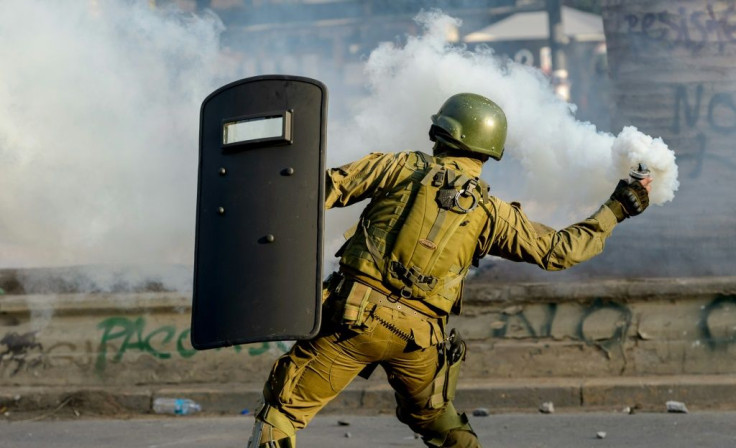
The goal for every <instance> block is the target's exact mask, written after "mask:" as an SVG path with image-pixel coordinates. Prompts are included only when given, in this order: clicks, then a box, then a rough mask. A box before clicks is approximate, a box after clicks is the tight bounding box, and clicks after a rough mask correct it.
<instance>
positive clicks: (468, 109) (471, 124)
mask: <svg viewBox="0 0 736 448" xmlns="http://www.w3.org/2000/svg"><path fill="white" fill-rule="evenodd" d="M506 127H507V125H506V115H505V114H504V113H503V110H502V109H501V108H500V107H498V105H497V104H496V103H494V102H493V101H491V100H489V99H488V98H486V97H484V96H480V95H476V94H474V93H458V94H457V95H453V96H451V97H450V98H448V99H447V101H445V104H443V105H442V107H441V108H440V110H439V112H437V113H436V114H435V115H432V127H431V129H430V131H429V138H430V140H432V141H433V142H441V143H443V144H445V145H446V146H448V147H450V148H452V149H457V150H461V151H470V152H474V153H479V154H484V155H487V156H490V157H493V158H494V159H496V160H501V156H502V155H503V148H504V143H505V142H506Z"/></svg>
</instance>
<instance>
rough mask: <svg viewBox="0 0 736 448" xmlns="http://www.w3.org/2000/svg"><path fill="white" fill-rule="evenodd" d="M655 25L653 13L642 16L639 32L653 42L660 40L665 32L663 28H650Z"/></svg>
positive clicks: (655, 19) (655, 20) (655, 17)
mask: <svg viewBox="0 0 736 448" xmlns="http://www.w3.org/2000/svg"><path fill="white" fill-rule="evenodd" d="M656 23H657V16H656V14H654V13H648V14H644V17H643V18H642V20H641V32H642V34H644V35H645V36H646V37H648V38H650V39H654V40H662V39H664V37H665V36H666V35H667V30H666V29H663V28H655V29H652V27H653V26H654V25H655V24H656Z"/></svg>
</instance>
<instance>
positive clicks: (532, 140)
mask: <svg viewBox="0 0 736 448" xmlns="http://www.w3.org/2000/svg"><path fill="white" fill-rule="evenodd" d="M417 20H418V22H419V23H420V24H422V25H424V28H425V31H424V33H423V34H422V35H420V36H417V37H410V38H408V40H407V43H406V44H405V45H404V46H403V47H399V46H396V45H394V44H391V43H386V44H383V45H381V46H380V47H379V48H377V49H376V50H374V51H373V52H372V53H371V55H370V57H369V58H368V60H367V63H366V74H367V77H368V80H369V86H370V90H371V94H370V96H369V97H368V98H367V99H366V100H365V101H363V102H362V103H361V104H360V105H359V106H358V108H357V111H356V116H355V119H354V121H353V122H352V123H351V124H350V125H347V126H345V127H346V129H349V130H350V133H349V136H346V137H344V139H345V141H346V142H348V143H342V142H341V141H342V139H343V138H342V137H340V136H338V137H337V140H338V141H340V142H341V143H339V144H338V145H337V146H338V147H339V148H343V147H345V146H352V147H355V146H357V145H356V144H357V143H358V142H359V143H360V145H359V146H360V147H361V149H362V151H364V152H365V151H368V150H371V151H398V150H405V149H414V150H424V151H425V152H429V150H430V148H431V143H430V142H429V141H428V138H427V131H428V129H429V126H430V124H431V123H430V116H431V115H432V114H433V113H436V111H437V110H438V109H439V107H440V105H441V104H442V103H443V102H444V101H445V100H446V99H447V98H448V97H449V96H451V95H453V94H456V93H460V92H473V93H478V94H481V95H483V96H486V97H488V98H490V99H492V100H493V101H495V102H496V103H498V104H499V105H500V106H501V107H502V108H503V110H504V111H505V113H506V115H507V118H508V126H509V127H508V139H507V145H506V153H505V156H504V159H503V160H502V161H501V162H500V163H495V162H493V161H491V162H489V163H488V164H486V171H485V172H484V177H486V179H487V180H488V181H489V183H490V185H491V188H492V191H494V192H495V194H497V195H499V196H501V197H502V198H504V199H507V200H520V201H522V202H523V203H524V204H525V209H526V210H527V212H528V213H529V214H530V216H531V217H532V218H533V219H539V220H546V221H547V222H548V223H550V224H552V225H558V226H559V225H565V224H569V223H570V220H571V219H574V220H578V219H581V218H583V217H584V215H585V214H587V213H589V212H590V211H592V209H594V208H595V207H596V206H598V205H600V204H601V203H602V202H604V201H605V200H606V199H607V198H608V196H609V195H610V194H611V192H612V191H613V188H614V187H615V185H616V183H617V181H618V179H619V178H626V177H628V172H629V169H630V167H632V166H636V164H637V163H638V162H645V163H647V164H648V165H649V166H650V167H651V168H652V171H653V174H654V182H653V191H652V194H651V201H652V203H655V204H662V203H664V202H666V201H669V200H671V199H672V198H673V197H674V191H675V190H676V189H677V186H678V184H677V166H676V165H675V162H674V154H673V153H672V151H670V150H669V149H668V148H667V146H666V145H665V144H664V143H663V142H662V141H661V140H659V139H657V140H653V139H651V137H648V136H645V135H643V134H641V133H638V132H636V131H635V130H634V129H626V130H624V131H623V132H622V133H621V134H620V135H619V136H618V137H614V136H613V135H611V134H608V133H603V132H598V131H597V130H596V127H595V126H594V125H593V124H590V123H582V122H579V121H577V120H576V119H575V117H574V109H575V108H574V106H572V105H570V104H568V103H565V102H564V101H562V100H559V99H558V98H557V97H556V96H555V95H554V92H553V90H552V88H551V86H550V84H549V81H548V80H547V78H545V77H544V75H543V74H542V73H541V72H540V71H538V70H536V69H534V68H531V67H528V66H525V65H521V64H517V63H514V62H512V61H508V60H504V59H501V58H499V57H496V56H495V55H494V54H493V52H492V50H490V49H482V50H478V51H472V52H471V51H468V50H467V49H464V48H458V47H457V46H455V45H451V44H449V43H448V42H447V41H446V39H445V36H446V32H447V30H448V28H450V27H452V26H459V25H460V23H459V21H458V20H456V19H453V18H451V17H448V16H447V15H444V14H442V13H440V12H436V11H435V12H428V13H422V14H420V15H419V16H418V19H417ZM614 143H615V144H614ZM346 155H347V154H346ZM509 159H514V160H509Z"/></svg>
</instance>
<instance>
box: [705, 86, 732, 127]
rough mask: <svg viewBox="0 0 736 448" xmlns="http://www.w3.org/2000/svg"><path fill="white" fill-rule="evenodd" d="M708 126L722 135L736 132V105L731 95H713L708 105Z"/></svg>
mask: <svg viewBox="0 0 736 448" xmlns="http://www.w3.org/2000/svg"><path fill="white" fill-rule="evenodd" d="M708 124H709V125H710V127H711V128H712V129H713V130H714V131H716V132H719V133H721V134H731V133H733V132H736V105H734V102H733V96H732V95H731V94H728V93H717V94H715V95H713V98H711V100H710V103H709V104H708Z"/></svg>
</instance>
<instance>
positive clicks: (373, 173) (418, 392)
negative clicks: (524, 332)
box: [259, 152, 617, 446]
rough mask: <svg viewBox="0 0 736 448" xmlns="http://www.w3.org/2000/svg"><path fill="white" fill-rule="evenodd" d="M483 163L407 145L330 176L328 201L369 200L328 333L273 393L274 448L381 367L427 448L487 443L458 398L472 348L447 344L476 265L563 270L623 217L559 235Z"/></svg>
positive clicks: (274, 379)
mask: <svg viewBox="0 0 736 448" xmlns="http://www.w3.org/2000/svg"><path fill="white" fill-rule="evenodd" d="M481 166H482V162H481V161H480V160H477V159H474V158H470V157H449V156H448V157H442V156H438V157H430V156H428V155H425V154H422V153H414V152H402V153H397V154H378V153H374V154H370V155H368V156H366V157H364V158H363V159H361V160H358V161H356V162H353V163H350V164H347V165H344V166H342V167H339V168H336V169H331V170H328V171H327V185H326V198H325V202H326V207H327V208H331V207H344V206H348V205H351V204H353V203H356V202H359V201H361V200H363V199H370V203H369V205H368V206H367V207H366V209H365V210H364V212H363V214H362V216H361V219H360V222H359V223H358V225H357V226H356V228H355V230H354V232H353V233H352V236H350V238H349V240H348V241H347V242H346V244H345V245H344V246H343V247H342V248H341V249H340V251H339V252H338V254H339V255H340V257H341V258H340V272H339V273H336V274H334V275H333V276H332V277H331V278H330V279H329V280H328V281H327V282H326V287H325V291H324V299H325V302H324V312H325V314H324V316H325V319H324V322H323V328H322V330H321V332H320V335H318V336H317V337H316V338H315V339H313V340H310V341H300V342H298V343H297V344H296V345H294V347H293V348H292V350H291V351H290V352H289V353H288V354H286V355H284V356H283V357H281V358H280V359H279V360H278V361H277V362H276V364H275V366H274V368H273V370H272V372H271V375H270V377H269V380H268V381H267V383H266V386H265V388H264V395H265V399H266V403H267V404H268V406H267V407H266V408H265V409H264V410H263V411H262V412H261V413H260V414H259V418H260V419H261V420H262V421H264V422H265V423H266V424H268V425H270V426H269V428H270V430H271V431H272V432H274V435H277V437H274V438H282V440H281V441H280V442H279V444H278V445H277V446H291V445H293V444H295V437H294V434H295V432H296V430H298V429H302V428H304V427H305V426H306V425H307V424H308V423H309V421H310V420H311V419H312V418H313V417H314V416H315V414H317V412H318V411H319V410H320V409H322V407H323V406H324V405H326V404H327V403H328V402H329V401H330V400H331V399H333V398H334V397H335V396H336V395H337V394H338V393H339V392H340V391H342V390H343V388H345V387H346V386H347V385H348V384H349V383H350V382H351V381H352V380H353V379H354V378H355V376H356V375H358V374H359V373H360V372H361V371H365V369H366V368H368V369H369V370H370V367H371V366H375V365H378V364H380V365H381V366H382V367H383V368H384V369H385V371H386V373H387V376H388V381H389V383H390V384H391V386H392V387H393V388H394V390H395V391H396V401H397V416H398V418H399V419H400V420H401V421H402V422H404V423H406V424H407V425H409V426H410V427H411V429H412V430H413V431H415V432H417V433H419V434H421V435H422V436H423V440H424V441H425V443H426V444H427V445H428V446H480V445H479V444H478V441H477V439H476V438H475V435H474V433H473V432H472V428H470V425H469V424H468V422H467V418H466V417H465V415H464V414H458V413H457V411H456V410H455V408H454V407H453V405H452V398H453V396H454V389H455V388H454V382H455V381H456V379H457V372H458V370H459V366H460V364H461V362H460V361H461V359H463V358H464V355H465V353H464V345H463V346H462V350H460V351H453V346H452V345H451V344H448V343H446V342H445V341H446V340H447V335H446V333H447V332H446V330H445V325H446V323H447V316H448V314H450V313H451V312H455V313H457V312H459V311H460V301H461V292H462V282H463V279H464V278H465V276H466V274H467V271H468V269H469V267H470V266H471V264H473V263H474V262H477V261H478V260H479V259H480V258H482V257H483V256H485V255H487V254H491V255H496V256H500V257H503V258H506V259H509V260H514V261H525V262H528V263H534V264H537V265H538V266H540V267H541V268H543V269H547V270H559V269H564V268H567V267H570V266H572V265H574V264H576V263H579V262H581V261H584V260H587V259H589V258H591V257H593V256H594V255H596V254H598V253H600V252H601V251H602V250H603V246H604V241H605V239H606V238H607V237H608V235H609V234H610V233H611V231H612V229H613V228H614V226H615V225H616V223H617V219H616V217H615V215H614V213H613V212H612V211H611V210H610V209H609V208H608V207H606V206H602V207H601V208H600V209H599V210H598V211H596V212H595V213H594V214H593V215H592V216H591V217H590V218H588V219H586V220H584V221H582V222H580V223H577V224H574V225H572V226H569V227H567V228H565V229H563V230H560V231H555V230H553V229H551V228H549V227H546V226H544V225H541V224H537V223H534V222H532V221H530V220H529V219H528V218H527V217H526V216H525V215H524V213H523V212H522V211H521V207H520V206H519V204H516V203H511V204H508V203H506V202H503V201H501V200H499V199H497V198H495V197H492V196H489V195H488V189H487V186H486V185H485V183H483V182H482V181H480V180H479V176H480V173H481ZM455 347H456V346H455ZM274 428H275V429H274ZM275 433H278V434H275ZM284 437H285V438H284ZM261 440H264V439H263V438H262V439H261ZM265 440H268V439H265Z"/></svg>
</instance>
